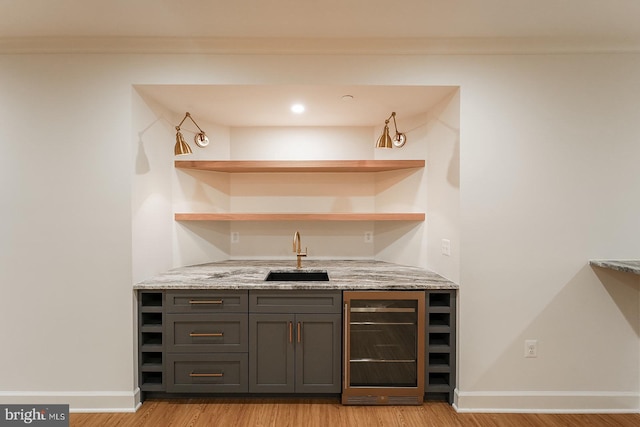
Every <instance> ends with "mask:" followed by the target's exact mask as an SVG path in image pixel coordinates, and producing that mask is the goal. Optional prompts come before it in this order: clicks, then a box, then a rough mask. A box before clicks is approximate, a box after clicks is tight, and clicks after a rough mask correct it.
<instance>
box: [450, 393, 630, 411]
mask: <svg viewBox="0 0 640 427" xmlns="http://www.w3.org/2000/svg"><path fill="white" fill-rule="evenodd" d="M454 407H455V409H456V411H458V412H503V413H509V412H512V413H565V414H567V413H576V414H590V413H592V414H595V413H598V414H603V413H610V414H615V413H630V414H637V413H640V393H638V392H601V391H594V392H585V391H517V392H516V391H471V392H465V391H459V390H457V389H456V391H455V395H454Z"/></svg>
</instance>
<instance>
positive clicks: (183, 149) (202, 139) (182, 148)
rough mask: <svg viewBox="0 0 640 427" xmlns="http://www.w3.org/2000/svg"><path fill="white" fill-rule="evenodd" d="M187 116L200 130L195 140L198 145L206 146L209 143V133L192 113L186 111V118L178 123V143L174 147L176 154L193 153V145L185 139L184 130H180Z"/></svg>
mask: <svg viewBox="0 0 640 427" xmlns="http://www.w3.org/2000/svg"><path fill="white" fill-rule="evenodd" d="M187 117H188V118H189V119H190V120H191V121H192V122H193V124H194V125H196V127H197V128H198V130H199V131H200V132H199V133H197V134H196V136H195V138H194V140H195V143H196V145H197V146H198V147H201V148H204V147H206V146H207V145H209V138H208V137H207V134H206V133H205V132H204V131H203V130H202V129H201V128H200V126H198V124H197V123H196V121H195V120H193V117H191V114H189V112H187V113H185V115H184V118H183V119H182V121H181V122H180V124H178V126H176V132H177V133H176V145H175V147H174V150H173V151H174V153H175V155H176V156H179V155H182V154H191V153H192V151H191V147H189V144H187V141H185V140H184V137H183V136H182V132H180V126H182V124H183V123H184V121H185V120H187Z"/></svg>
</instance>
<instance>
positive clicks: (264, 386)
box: [249, 314, 295, 393]
mask: <svg viewBox="0 0 640 427" xmlns="http://www.w3.org/2000/svg"><path fill="white" fill-rule="evenodd" d="M294 321H295V317H294V315H292V314H250V315H249V392H250V393H293V392H294V382H293V378H294V366H295V365H294V335H295V333H294Z"/></svg>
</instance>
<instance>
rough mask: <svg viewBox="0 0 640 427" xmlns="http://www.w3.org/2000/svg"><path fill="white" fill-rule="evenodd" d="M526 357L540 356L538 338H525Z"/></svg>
mask: <svg viewBox="0 0 640 427" xmlns="http://www.w3.org/2000/svg"><path fill="white" fill-rule="evenodd" d="M524 357H538V340H525V342H524Z"/></svg>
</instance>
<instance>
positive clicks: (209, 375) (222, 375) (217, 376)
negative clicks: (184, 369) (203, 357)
mask: <svg viewBox="0 0 640 427" xmlns="http://www.w3.org/2000/svg"><path fill="white" fill-rule="evenodd" d="M189 376H190V377H192V378H194V377H196V378H197V377H216V378H220V377H224V373H212V374H196V373H195V372H191V373H190V374H189Z"/></svg>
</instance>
